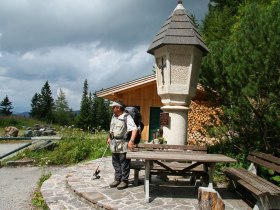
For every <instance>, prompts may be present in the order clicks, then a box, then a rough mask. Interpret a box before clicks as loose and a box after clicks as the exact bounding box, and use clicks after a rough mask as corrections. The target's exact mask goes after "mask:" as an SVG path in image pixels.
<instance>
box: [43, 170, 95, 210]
mask: <svg viewBox="0 0 280 210" xmlns="http://www.w3.org/2000/svg"><path fill="white" fill-rule="evenodd" d="M66 176H67V174H64V175H59V174H55V175H52V176H51V177H50V178H49V179H48V180H46V181H45V182H44V183H43V185H42V187H41V193H42V195H43V198H44V200H45V202H46V204H47V206H48V207H49V209H50V210H62V209H73V210H91V209H96V208H95V206H94V205H93V204H92V203H89V202H87V201H85V200H84V199H82V198H81V197H80V196H78V195H77V194H76V193H74V192H73V191H72V189H70V188H68V187H67V184H66Z"/></svg>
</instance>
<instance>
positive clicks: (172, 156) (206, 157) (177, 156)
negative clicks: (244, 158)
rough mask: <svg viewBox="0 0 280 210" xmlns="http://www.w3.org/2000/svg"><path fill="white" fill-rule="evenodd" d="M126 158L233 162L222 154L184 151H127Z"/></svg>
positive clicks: (233, 161)
mask: <svg viewBox="0 0 280 210" xmlns="http://www.w3.org/2000/svg"><path fill="white" fill-rule="evenodd" d="M126 158H128V159H145V160H166V161H197V162H202V163H213V162H223V163H235V162H237V161H236V160H235V159H233V158H230V157H228V156H226V155H222V154H203V153H186V152H184V151H182V152H181V151H176V152H164V151H137V152H127V154H126Z"/></svg>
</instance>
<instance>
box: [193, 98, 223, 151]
mask: <svg viewBox="0 0 280 210" xmlns="http://www.w3.org/2000/svg"><path fill="white" fill-rule="evenodd" d="M190 108H191V111H190V112H189V117H188V144H190V145H200V146H203V145H213V144H215V143H217V142H218V141H219V140H218V139H217V138H213V137H211V136H210V135H209V132H208V129H209V128H211V127H217V126H219V125H221V123H222V122H221V120H220V118H219V116H221V115H222V113H223V112H222V110H221V108H220V107H218V106H217V105H215V104H212V103H210V102H209V101H192V103H191V105H190Z"/></svg>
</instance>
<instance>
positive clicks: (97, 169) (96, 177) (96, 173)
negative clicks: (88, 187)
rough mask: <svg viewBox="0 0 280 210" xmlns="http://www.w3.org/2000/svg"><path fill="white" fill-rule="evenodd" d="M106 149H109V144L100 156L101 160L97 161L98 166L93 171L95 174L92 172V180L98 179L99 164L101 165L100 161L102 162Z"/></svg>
mask: <svg viewBox="0 0 280 210" xmlns="http://www.w3.org/2000/svg"><path fill="white" fill-rule="evenodd" d="M108 147H109V144H107V147H106V149H105V151H104V153H103V155H102V157H101V160H100V161H99V163H98V166H97V168H96V170H95V172H94V174H93V176H95V178H94V177H93V178H92V179H100V175H99V173H100V170H99V166H100V164H101V162H102V160H103V157H104V155H105V153H106V151H107V149H108Z"/></svg>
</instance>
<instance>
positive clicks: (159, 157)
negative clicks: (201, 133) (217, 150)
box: [126, 151, 236, 203]
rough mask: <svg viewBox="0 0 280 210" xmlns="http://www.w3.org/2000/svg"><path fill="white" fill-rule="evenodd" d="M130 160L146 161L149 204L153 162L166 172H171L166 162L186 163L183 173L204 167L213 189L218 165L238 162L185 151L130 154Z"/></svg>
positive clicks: (227, 158) (127, 155)
mask: <svg viewBox="0 0 280 210" xmlns="http://www.w3.org/2000/svg"><path fill="white" fill-rule="evenodd" d="M126 158H128V159H143V160H145V182H144V184H145V187H144V190H145V201H146V202H147V203H148V202H149V201H150V192H149V187H150V186H149V185H150V179H149V178H150V170H151V165H152V164H153V162H155V163H157V164H160V165H161V166H163V167H164V168H166V170H169V168H168V166H165V165H164V161H178V162H186V168H184V169H183V171H189V170H191V169H193V168H194V167H197V166H199V165H203V166H204V168H205V171H206V172H207V173H208V177H209V184H208V187H210V188H213V181H212V180H213V173H214V170H215V165H216V163H235V162H236V160H235V159H233V158H230V157H227V156H225V155H222V154H203V153H201V154H197V153H196V154H190V153H186V152H184V151H176V152H164V151H137V152H128V153H127V154H126ZM187 162H192V164H191V165H190V164H187Z"/></svg>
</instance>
